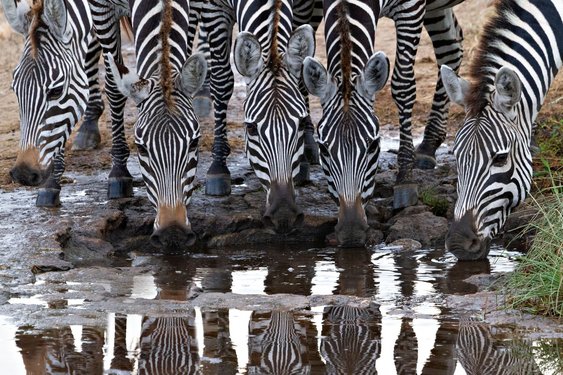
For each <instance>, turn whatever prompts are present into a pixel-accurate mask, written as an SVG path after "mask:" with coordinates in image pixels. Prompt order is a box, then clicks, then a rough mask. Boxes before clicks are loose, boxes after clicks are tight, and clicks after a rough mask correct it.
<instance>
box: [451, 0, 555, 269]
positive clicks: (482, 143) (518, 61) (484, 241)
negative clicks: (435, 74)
mask: <svg viewBox="0 0 563 375" xmlns="http://www.w3.org/2000/svg"><path fill="white" fill-rule="evenodd" d="M495 11H496V12H495V16H494V17H493V18H492V19H491V20H490V21H489V23H488V24H487V25H486V27H485V29H484V31H483V34H482V36H481V40H480V44H479V49H478V53H477V56H476V58H475V59H474V60H473V61H472V63H471V77H472V82H468V81H466V80H464V79H462V78H459V77H458V76H457V75H456V74H455V73H454V72H452V71H451V69H448V68H447V67H444V66H443V67H442V68H441V72H442V77H443V78H444V81H445V85H446V90H447V92H448V95H449V97H450V98H451V100H452V101H453V102H455V103H458V104H460V105H463V106H464V107H465V112H466V118H465V121H464V124H463V126H462V127H461V128H460V130H459V132H458V134H457V136H456V140H455V144H454V154H455V157H456V161H457V168H458V174H459V180H458V185H457V193H458V200H457V202H456V206H455V218H454V222H453V224H452V226H451V227H450V230H449V233H448V235H447V238H446V248H447V249H448V250H449V251H451V252H452V253H453V254H455V255H456V256H457V257H458V258H459V259H460V260H476V259H483V258H486V257H487V255H488V253H489V247H490V241H491V239H492V238H493V237H494V236H495V235H496V234H497V233H498V232H499V231H500V229H501V228H502V227H503V225H504V223H505V221H506V218H507V216H508V215H509V214H510V212H511V210H512V209H513V208H514V207H516V206H517V205H518V204H520V203H521V202H522V201H523V200H524V198H525V197H526V195H527V193H528V192H529V191H530V186H531V180H532V155H531V151H530V142H531V139H532V124H533V123H534V121H535V119H536V116H537V114H538V112H539V110H540V108H541V105H542V103H543V101H544V99H545V95H546V93H547V91H548V89H549V86H550V85H551V83H552V81H553V79H554V77H555V75H556V74H557V71H558V70H559V68H561V65H562V62H561V60H562V56H563V3H562V2H561V1H556V0H525V1H524V0H501V1H499V2H498V3H497V5H496V9H495Z"/></svg>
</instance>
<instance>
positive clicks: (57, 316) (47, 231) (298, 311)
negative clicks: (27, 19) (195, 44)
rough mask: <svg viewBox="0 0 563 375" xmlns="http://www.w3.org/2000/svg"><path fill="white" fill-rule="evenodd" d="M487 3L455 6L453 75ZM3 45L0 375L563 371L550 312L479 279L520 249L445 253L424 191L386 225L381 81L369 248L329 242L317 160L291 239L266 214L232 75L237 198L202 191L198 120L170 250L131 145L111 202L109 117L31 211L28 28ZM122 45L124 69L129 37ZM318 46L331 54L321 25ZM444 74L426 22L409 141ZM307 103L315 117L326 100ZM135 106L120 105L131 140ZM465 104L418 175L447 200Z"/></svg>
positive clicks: (562, 88)
mask: <svg viewBox="0 0 563 375" xmlns="http://www.w3.org/2000/svg"><path fill="white" fill-rule="evenodd" d="M489 4H490V1H489V0H473V1H471V2H465V3H464V4H462V5H461V6H460V7H459V11H456V14H457V16H458V18H459V20H460V23H461V24H462V26H463V28H464V35H465V42H464V49H465V51H466V56H467V58H466V59H465V60H464V65H463V66H462V72H466V71H467V62H468V61H469V60H470V58H471V55H472V54H473V51H474V49H475V43H476V41H477V38H476V34H477V32H478V31H479V30H480V27H481V23H482V22H483V21H484V19H485V18H484V17H482V13H483V10H484V9H485V8H486V7H487V6H488V5H489ZM476 15H479V16H478V17H477V16H476ZM0 18H1V17H0ZM4 26H6V25H4ZM394 34H395V32H394V28H393V24H392V22H390V21H389V20H382V21H381V22H380V24H379V26H378V40H377V43H376V45H377V46H378V48H381V49H383V50H385V52H387V54H388V56H389V57H390V58H391V60H393V57H394V48H395V47H394ZM0 46H1V47H3V51H5V52H6V53H4V54H2V55H1V56H0V62H2V64H0V65H1V66H2V67H3V69H0V94H1V95H2V96H3V98H4V99H5V100H3V101H2V103H1V104H0V109H1V112H2V119H0V146H2V147H0V172H1V173H0V239H1V241H0V363H1V366H0V374H10V375H11V374H16V375H17V374H25V373H28V374H44V373H48V374H51V373H73V374H98V373H112V374H129V373H133V374H138V373H148V374H165V373H166V374H182V373H197V372H198V371H199V372H200V373H202V374H237V373H240V374H265V373H278V374H290V373H292V374H309V373H311V374H325V373H329V374H337V373H342V374H376V373H377V374H384V375H387V374H394V373H397V374H414V373H416V374H430V375H434V374H464V373H467V374H476V373H485V374H486V373H492V372H494V371H495V370H499V368H501V369H502V370H499V371H497V373H502V374H513V373H520V374H535V373H543V374H558V373H563V371H561V370H562V368H563V367H562V364H561V363H562V362H563V361H562V357H563V349H562V348H563V328H562V327H561V325H560V324H559V322H557V321H553V320H549V319H543V318H538V317H532V316H529V315H526V314H523V313H520V312H516V311H511V310H505V309H504V308H503V304H502V302H503V301H502V294H497V293H496V292H493V291H488V290H487V288H488V287H489V286H490V285H491V283H492V282H494V281H495V280H497V279H499V278H502V275H503V274H504V273H505V272H510V271H511V270H512V269H513V268H514V267H515V263H516V260H515V259H516V257H517V256H518V255H519V253H517V252H514V251H508V250H505V249H502V248H500V247H497V248H495V249H494V250H493V251H492V252H491V256H490V257H489V260H488V261H486V262H473V263H457V262H456V261H455V258H454V257H453V256H451V255H449V254H446V253H445V252H444V251H443V250H441V249H440V246H441V245H442V244H443V239H441V236H442V235H443V234H444V231H445V230H446V229H447V221H446V219H445V218H441V217H435V216H433V215H432V214H431V213H430V212H428V211H429V209H428V207H425V206H423V205H418V206H416V207H415V208H414V209H411V210H409V211H408V212H406V213H404V214H403V215H402V216H400V215H398V216H397V218H396V221H399V222H400V224H401V225H397V228H398V227H401V228H402V230H403V232H401V231H400V230H399V229H397V230H395V229H393V228H394V226H395V224H393V223H394V221H393V220H395V219H392V218H391V216H393V214H394V213H392V212H391V211H390V210H389V208H388V207H389V197H390V195H392V185H393V183H392V181H393V180H394V172H395V169H394V168H395V167H396V156H395V155H394V154H393V153H391V152H388V151H389V150H390V149H394V148H397V146H398V142H397V137H398V127H397V126H396V122H397V113H396V109H395V106H394V104H393V102H392V99H391V96H390V85H387V86H386V87H385V89H384V90H383V91H382V93H381V94H379V95H378V98H377V103H376V113H377V114H378V116H379V118H380V120H381V124H382V129H381V132H382V141H383V142H384V144H383V145H382V149H383V150H384V151H385V152H383V153H382V155H381V160H380V165H381V169H382V171H381V173H380V174H378V177H377V178H378V181H377V184H378V189H377V191H376V199H374V200H373V202H372V203H370V205H369V207H368V218H369V219H370V225H371V226H372V229H373V231H372V233H371V237H370V239H371V240H372V241H371V242H372V245H370V246H369V247H368V248H366V249H347V250H344V249H338V248H331V247H327V245H326V242H325V239H326V236H327V235H330V233H331V231H332V230H333V227H334V224H335V222H336V206H335V205H334V204H333V202H332V201H331V200H330V199H329V197H328V195H327V192H326V185H325V182H324V177H323V176H322V173H321V172H320V169H319V168H318V167H314V168H313V169H312V171H311V172H312V175H311V177H312V181H313V182H312V183H311V184H309V185H307V186H304V187H301V188H299V189H298V192H297V194H298V197H297V201H298V203H299V204H301V205H302V207H303V208H304V210H305V214H306V220H305V226H304V228H303V229H302V230H301V231H299V232H296V233H293V234H292V235H291V236H290V237H281V236H276V235H274V234H272V233H269V232H268V231H266V230H264V228H262V224H261V220H260V218H261V211H262V207H263V204H264V192H263V191H262V190H261V188H260V187H259V185H258V183H257V181H256V179H255V177H254V174H253V172H252V171H251V169H250V168H249V167H248V162H247V160H246V158H245V156H244V154H243V152H242V144H243V141H242V140H243V131H244V127H243V125H242V120H243V118H242V110H241V108H242V103H243V100H244V96H245V94H244V85H242V84H238V85H237V86H236V87H235V93H234V95H233V98H232V100H231V102H230V110H229V138H230V141H231V145H232V146H233V153H234V154H233V155H232V157H231V158H230V159H229V166H230V167H231V168H232V169H231V170H232V174H233V194H232V196H231V197H228V198H210V197H206V196H205V195H204V194H203V192H202V190H203V189H202V187H203V183H204V175H205V171H206V169H207V168H208V165H209V161H210V159H209V153H208V150H209V149H210V142H211V134H212V120H211V119H202V132H203V137H202V143H201V144H200V146H201V150H202V154H201V162H200V166H199V172H198V175H199V185H198V188H197V189H196V191H195V192H194V199H193V201H192V204H191V205H190V217H191V219H192V223H193V225H194V230H195V231H196V232H197V233H198V236H199V239H198V246H197V249H196V251H192V252H189V253H186V254H183V255H181V256H164V255H161V254H158V252H155V251H157V249H155V248H153V247H151V246H150V245H149V244H148V236H149V234H150V231H151V229H152V219H153V215H154V212H153V210H152V208H151V207H150V204H149V202H148V200H147V199H146V193H145V191H144V187H143V184H142V182H141V178H140V175H139V171H138V163H137V160H136V159H135V158H134V157H132V158H131V161H130V169H131V171H132V173H133V175H134V178H135V188H134V193H135V197H134V198H131V199H126V200H118V201H107V200H106V190H105V189H106V179H107V173H108V169H109V165H110V157H109V154H108V150H109V146H110V137H109V132H108V129H107V128H106V126H102V138H103V144H102V146H101V147H100V148H99V149H97V150H94V151H88V152H83V153H77V152H69V155H68V157H67V165H68V168H67V172H66V173H65V184H64V186H63V191H62V193H61V200H62V204H63V205H62V207H61V208H59V209H56V210H49V209H37V208H36V207H35V206H34V202H35V194H36V191H35V190H34V189H25V188H19V187H15V186H14V185H12V184H11V183H10V181H9V178H8V177H7V171H8V170H9V168H11V166H12V165H13V162H14V160H15V155H16V150H17V140H18V138H19V131H18V111H17V106H16V100H15V96H14V95H13V93H12V92H11V91H9V83H10V82H11V75H12V70H13V67H14V66H15V64H16V62H17V58H18V55H19V51H20V49H21V38H20V37H18V36H15V35H13V34H10V33H9V32H8V31H6V30H5V29H2V28H1V27H0ZM124 46H125V51H126V59H128V60H127V61H129V65H130V66H133V65H134V63H133V54H132V46H131V42H130V41H124ZM316 55H317V57H319V58H320V59H321V60H322V61H324V44H323V41H322V38H319V39H318V44H317V53H316ZM436 72H437V69H436V64H435V59H434V54H433V52H432V50H431V44H430V41H429V39H428V38H427V35H424V36H423V40H422V43H421V48H420V49H419V51H418V54H417V65H416V75H417V87H418V89H417V102H416V105H415V108H414V112H413V114H414V116H413V124H414V126H415V128H414V129H413V132H414V135H415V142H414V143H415V144H418V143H419V141H420V135H421V133H422V128H421V126H422V125H423V124H424V123H425V121H426V117H427V113H428V110H429V108H430V104H431V100H432V90H433V86H434V84H435V78H436ZM237 77H238V76H237ZM237 81H238V82H242V81H241V80H240V79H239V78H237ZM562 82H563V78H562V79H559V80H557V81H556V82H555V83H554V84H553V87H552V90H551V94H550V95H551V96H549V97H548V99H546V102H545V105H544V108H543V109H542V115H543V116H545V117H546V118H547V117H557V118H558V117H560V114H561V108H562V107H563V101H560V100H559V99H558V98H559V97H560V96H561V93H562V92H563V84H562ZM311 102H312V118H313V120H314V122H315V123H317V122H318V120H319V118H320V115H321V114H320V106H319V103H318V100H316V99H315V98H311ZM135 116H136V111H135V110H134V108H133V105H132V104H131V103H129V107H128V109H127V111H126V125H127V132H128V136H129V139H131V137H130V136H131V129H132V124H133V122H134V120H135ZM462 118H463V114H462V110H461V109H460V108H458V107H455V106H452V108H451V111H450V124H449V132H448V140H447V144H445V145H443V146H442V147H441V148H440V150H439V155H438V164H439V166H440V167H439V168H437V169H436V170H435V171H431V172H420V171H417V172H416V175H415V179H416V180H417V182H418V183H420V184H421V186H422V188H429V189H433V190H432V191H434V192H435V193H437V194H438V195H439V196H440V197H442V198H444V199H447V200H448V202H449V203H450V204H451V203H452V202H453V200H454V199H455V195H454V193H455V170H454V169H453V167H452V160H453V158H452V155H451V154H450V151H451V150H450V148H451V147H449V146H448V144H450V145H451V140H452V137H453V135H454V134H455V129H456V127H457V125H458V122H459V121H460V120H461V119H462ZM450 209H451V206H450ZM426 219H432V220H435V221H432V223H431V224H430V225H428V224H427V225H426V226H425V227H417V231H416V233H410V234H409V237H408V238H409V239H415V240H417V241H419V242H421V243H422V244H423V247H422V249H420V250H413V251H407V250H404V249H401V248H400V247H398V246H396V247H392V246H388V245H383V244H382V242H384V241H386V240H389V241H387V242H392V241H391V239H395V238H404V237H405V235H406V234H405V228H407V229H408V228H409V227H411V226H415V225H418V224H419V222H420V221H425V220H426ZM409 220H410V221H409ZM417 220H418V221H417ZM434 224H435V225H434ZM417 235H420V236H419V237H417V238H414V237H415V236H417ZM250 243H253V244H252V245H250ZM468 278H469V280H467V279H468ZM557 366H559V367H557Z"/></svg>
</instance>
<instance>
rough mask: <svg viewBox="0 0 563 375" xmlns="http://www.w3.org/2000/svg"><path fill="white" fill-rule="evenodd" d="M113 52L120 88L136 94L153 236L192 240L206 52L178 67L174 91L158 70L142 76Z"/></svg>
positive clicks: (165, 242)
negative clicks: (196, 105) (196, 101)
mask: <svg viewBox="0 0 563 375" xmlns="http://www.w3.org/2000/svg"><path fill="white" fill-rule="evenodd" d="M107 57H108V59H109V63H110V67H111V72H112V75H113V76H114V77H115V79H116V83H117V86H118V87H119V89H120V91H121V92H122V93H123V94H124V95H126V96H129V97H131V98H133V99H134V101H135V103H136V104H137V108H138V110H139V116H138V118H137V122H136V123H135V143H136V145H137V150H138V155H139V163H140V165H141V172H142V175H143V180H144V181H145V185H146V187H147V193H148V197H149V200H150V202H151V203H152V205H153V206H154V207H155V208H156V211H157V214H156V219H155V221H154V228H153V234H152V236H151V241H152V242H153V244H155V245H156V246H160V247H164V248H165V249H167V250H175V249H179V248H185V247H186V246H191V245H193V244H194V243H195V241H196V235H195V234H194V232H193V231H192V230H191V224H190V221H189V219H188V210H187V206H188V204H189V202H190V198H191V195H192V191H193V188H194V186H193V181H194V178H195V174H196V167H197V158H198V141H199V137H200V129H199V122H198V119H197V117H196V115H195V113H194V109H193V106H192V95H194V94H195V93H196V92H197V91H198V90H199V89H200V87H201V85H202V84H203V81H204V79H205V75H206V72H207V62H206V60H205V57H204V56H203V54H201V53H196V54H193V55H192V56H190V57H189V58H188V59H187V60H186V62H185V63H184V65H183V66H182V69H181V71H180V72H174V73H173V75H172V80H173V86H172V90H171V92H170V93H169V94H167V93H166V92H165V90H164V89H163V86H162V85H161V82H160V77H159V75H158V74H154V75H153V76H151V77H149V78H146V79H145V78H139V77H138V76H137V74H136V73H134V72H130V71H129V70H128V69H127V68H126V67H123V66H121V65H120V66H118V65H117V64H116V63H115V61H114V60H113V57H112V56H111V55H110V54H108V55H107Z"/></svg>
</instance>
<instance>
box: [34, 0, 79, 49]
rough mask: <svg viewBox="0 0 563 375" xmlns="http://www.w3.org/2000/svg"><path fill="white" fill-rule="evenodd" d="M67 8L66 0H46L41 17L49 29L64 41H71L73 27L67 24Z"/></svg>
mask: <svg viewBox="0 0 563 375" xmlns="http://www.w3.org/2000/svg"><path fill="white" fill-rule="evenodd" d="M67 18H68V14H67V10H66V4H65V1H64V0H44V2H43V14H42V15H41V19H42V20H43V22H45V24H46V25H47V27H48V28H49V31H51V33H52V34H53V35H54V36H55V38H57V39H59V40H60V41H61V42H63V43H65V44H66V43H69V42H70V39H71V38H72V28H71V27H68V25H67Z"/></svg>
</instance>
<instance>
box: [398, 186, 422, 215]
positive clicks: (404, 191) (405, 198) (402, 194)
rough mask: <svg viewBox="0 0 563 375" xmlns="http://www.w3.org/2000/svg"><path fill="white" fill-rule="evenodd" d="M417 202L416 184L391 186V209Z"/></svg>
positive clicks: (412, 204)
mask: <svg viewBox="0 0 563 375" xmlns="http://www.w3.org/2000/svg"><path fill="white" fill-rule="evenodd" d="M417 203H418V185H417V184H403V185H397V186H395V187H393V209H395V210H398V209H400V208H405V207H409V206H414V205H416V204H417Z"/></svg>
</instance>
